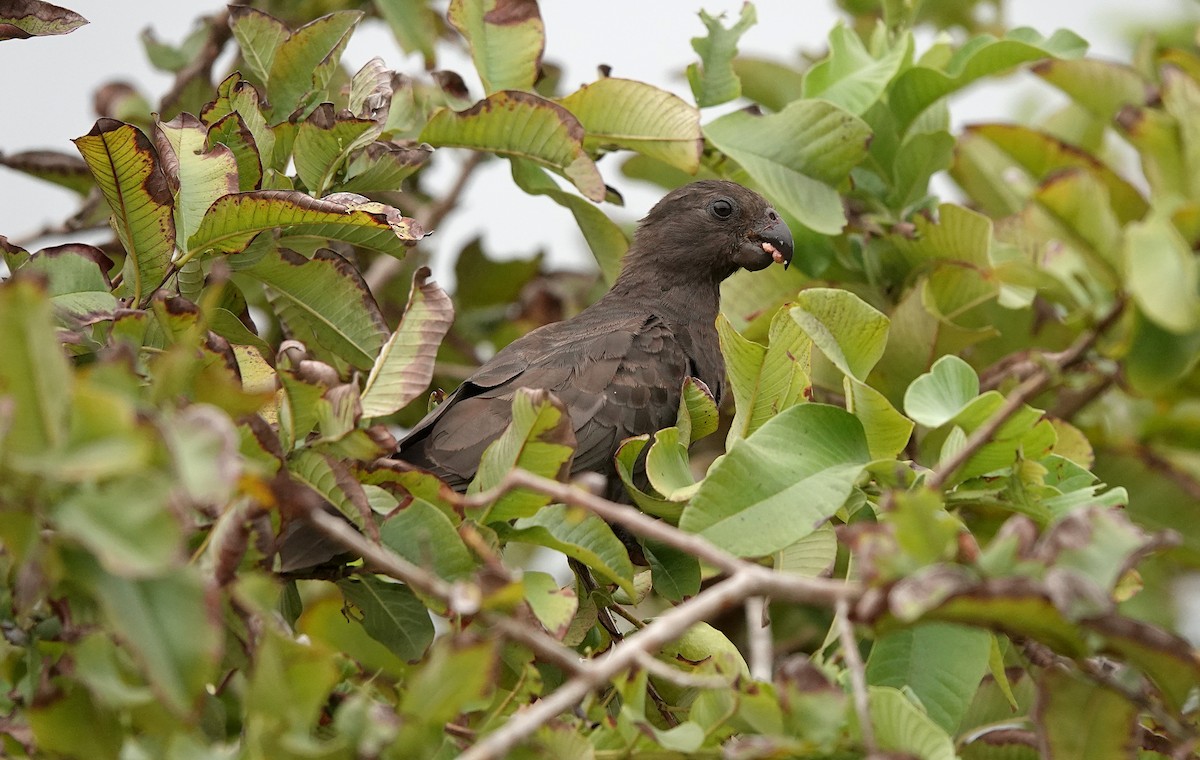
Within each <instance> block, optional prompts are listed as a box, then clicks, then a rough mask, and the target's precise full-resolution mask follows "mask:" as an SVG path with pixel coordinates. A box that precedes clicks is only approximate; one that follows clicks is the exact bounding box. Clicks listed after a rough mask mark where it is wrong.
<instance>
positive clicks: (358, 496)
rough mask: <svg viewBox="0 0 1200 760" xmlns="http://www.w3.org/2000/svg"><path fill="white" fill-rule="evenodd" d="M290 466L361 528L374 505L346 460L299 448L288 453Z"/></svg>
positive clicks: (289, 469)
mask: <svg viewBox="0 0 1200 760" xmlns="http://www.w3.org/2000/svg"><path fill="white" fill-rule="evenodd" d="M287 467H288V472H289V473H290V474H291V476H292V477H293V478H295V479H296V480H297V481H299V482H300V483H303V484H304V485H306V486H308V487H309V488H311V489H312V490H314V491H316V492H317V493H318V494H320V495H321V497H322V498H324V499H325V500H326V501H328V502H329V503H330V504H332V505H333V506H334V507H336V508H337V510H338V511H339V512H341V513H342V516H343V517H345V518H346V519H348V520H349V521H350V522H351V523H353V524H354V525H355V526H357V527H358V528H359V529H360V530H361V529H362V527H363V520H364V516H365V515H367V514H368V513H369V512H370V510H371V505H370V504H369V503H368V502H367V495H366V493H364V492H363V489H362V484H360V483H359V482H358V481H357V480H355V479H354V476H353V475H351V474H350V472H349V470H348V469H347V468H346V465H345V464H344V463H342V462H339V461H337V460H335V459H333V458H332V457H328V456H325V455H322V454H320V453H318V452H317V451H314V450H313V449H298V450H297V451H293V452H292V453H291V454H290V455H289V456H288V459H287Z"/></svg>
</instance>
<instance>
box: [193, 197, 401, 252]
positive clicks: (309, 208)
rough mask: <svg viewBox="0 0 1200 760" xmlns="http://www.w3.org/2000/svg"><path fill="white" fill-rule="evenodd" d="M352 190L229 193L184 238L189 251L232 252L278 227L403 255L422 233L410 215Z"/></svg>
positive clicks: (297, 234) (294, 234)
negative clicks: (315, 193)
mask: <svg viewBox="0 0 1200 760" xmlns="http://www.w3.org/2000/svg"><path fill="white" fill-rule="evenodd" d="M361 197H362V196H354V194H353V193H335V194H334V195H331V196H329V197H328V198H326V199H318V198H313V197H312V196H310V195H306V194H305V193H300V192H294V191H290V190H257V191H254V192H250V193H235V194H232V195H226V196H225V197H223V198H220V199H218V200H217V202H216V203H214V204H213V205H212V207H211V208H210V209H209V210H208V213H207V214H205V216H204V221H203V222H201V223H200V229H198V230H197V231H196V234H195V235H193V236H192V239H191V240H190V241H188V251H190V252H192V253H193V254H197V253H200V254H203V253H208V252H212V253H237V252H239V251H244V250H245V249H246V247H247V246H248V245H249V244H250V241H251V240H253V239H254V237H255V236H256V235H257V234H258V233H260V232H262V231H264V230H270V229H275V228H277V227H278V228H282V229H283V230H284V232H285V233H286V235H287V236H289V237H300V238H316V239H317V240H341V241H343V242H346V243H351V244H352V245H357V246H360V247H363V248H369V249H371V250H373V251H379V252H381V253H388V254H391V255H392V256H395V257H396V258H401V259H402V258H404V257H405V256H406V255H407V253H408V245H409V244H411V243H412V242H415V241H417V240H420V239H421V238H422V237H424V235H425V231H424V230H422V229H421V227H420V225H418V224H417V223H416V222H415V221H414V220H412V219H409V218H408V217H405V216H401V215H400V212H399V211H397V210H396V209H394V208H392V207H391V206H384V205H383V204H379V203H370V202H363V201H360V200H358V198H361Z"/></svg>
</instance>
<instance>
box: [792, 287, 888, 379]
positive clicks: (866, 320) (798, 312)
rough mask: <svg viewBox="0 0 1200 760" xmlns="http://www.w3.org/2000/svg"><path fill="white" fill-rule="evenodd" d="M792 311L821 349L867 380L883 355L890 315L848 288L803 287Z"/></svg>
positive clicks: (847, 370)
mask: <svg viewBox="0 0 1200 760" xmlns="http://www.w3.org/2000/svg"><path fill="white" fill-rule="evenodd" d="M789 313H790V314H791V316H792V319H794V320H795V321H796V324H798V325H799V326H800V329H801V330H803V331H804V332H805V333H806V334H807V335H808V337H809V338H810V339H811V340H812V342H813V344H814V345H815V346H816V347H817V348H819V349H820V350H821V353H823V354H825V356H826V357H827V358H828V359H829V361H830V362H832V363H833V365H834V366H835V367H837V368H838V369H840V370H841V371H842V372H843V374H846V375H849V376H851V377H853V378H855V379H856V380H866V377H867V375H868V374H869V373H870V372H871V369H872V368H873V367H874V366H875V363H876V362H878V361H879V357H881V356H883V349H884V347H885V346H886V345H887V335H888V325H889V320H888V318H887V317H886V316H884V315H883V314H881V313H879V312H878V311H876V310H875V309H874V308H872V307H871V306H870V305H869V304H868V303H867V302H866V301H863V300H862V299H861V298H859V297H858V296H856V295H854V294H853V293H851V292H849V291H846V290H837V289H834V288H809V289H807V290H802V291H800V294H799V295H798V296H796V305H795V306H793V307H792V308H791V310H790V311H789Z"/></svg>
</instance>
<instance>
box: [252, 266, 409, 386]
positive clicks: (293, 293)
mask: <svg viewBox="0 0 1200 760" xmlns="http://www.w3.org/2000/svg"><path fill="white" fill-rule="evenodd" d="M239 271H241V272H242V273H244V274H246V275H248V276H250V277H253V278H254V279H256V280H258V281H259V282H261V283H263V284H264V285H266V286H267V287H268V288H269V290H268V294H267V295H268V297H269V298H270V299H271V302H272V304H273V305H274V306H275V309H276V313H277V314H278V316H279V318H280V320H281V321H282V322H283V323H284V325H286V326H287V327H288V329H289V330H290V331H291V332H292V333H293V334H295V335H297V336H303V337H302V339H303V340H304V341H305V342H306V343H307V344H309V347H310V349H312V350H324V351H327V352H329V353H331V354H333V355H335V356H338V357H340V358H342V359H344V360H346V361H347V362H349V363H350V364H351V365H353V366H355V367H357V368H359V369H362V370H366V369H369V368H370V367H372V366H373V365H374V363H375V357H376V356H378V355H379V352H380V349H382V348H383V346H384V341H385V339H386V338H385V336H386V335H387V325H386V324H385V323H384V321H383V317H382V315H381V314H380V313H379V307H378V306H377V305H376V304H375V299H374V298H372V297H371V294H370V293H369V292H368V291H367V286H366V284H365V283H364V282H363V281H362V277H361V276H360V275H359V274H358V271H357V270H356V269H354V267H353V266H351V265H350V263H349V262H348V261H346V260H345V259H343V258H342V257H341V256H338V255H337V254H336V253H334V252H332V251H329V250H327V249H322V250H319V251H317V253H316V255H315V256H313V257H312V258H311V259H306V258H304V257H303V256H301V255H300V254H298V253H295V252H293V251H289V250H288V249H286V248H274V249H273V250H271V251H269V252H268V253H267V254H266V255H265V256H263V257H262V258H261V259H260V260H259V261H258V262H257V263H255V264H253V265H252V266H249V267H246V268H245V269H241V270H239Z"/></svg>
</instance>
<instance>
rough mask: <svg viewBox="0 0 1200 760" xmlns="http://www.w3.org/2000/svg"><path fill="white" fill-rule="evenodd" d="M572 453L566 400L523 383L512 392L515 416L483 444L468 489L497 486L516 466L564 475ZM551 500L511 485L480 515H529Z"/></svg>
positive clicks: (500, 517) (501, 517)
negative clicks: (527, 386) (497, 435)
mask: <svg viewBox="0 0 1200 760" xmlns="http://www.w3.org/2000/svg"><path fill="white" fill-rule="evenodd" d="M574 453H575V431H574V430H573V429H572V427H571V418H570V417H569V416H568V415H567V413H566V410H565V409H564V407H563V405H562V403H561V402H559V400H558V399H556V398H555V397H554V396H553V395H551V394H550V392H549V391H545V390H541V389H536V390H535V389H529V388H519V389H517V392H516V393H515V394H514V395H513V402H512V422H510V423H509V424H508V427H507V428H505V429H504V433H502V434H501V436H500V437H499V438H497V439H496V440H495V441H493V442H492V443H491V444H489V445H488V447H487V448H486V449H485V450H484V452H483V458H482V459H481V460H480V461H479V471H478V472H477V473H476V474H475V478H474V480H472V481H471V485H470V486H469V487H468V488H467V493H469V494H475V493H482V492H483V491H486V490H488V489H489V488H494V487H495V486H497V485H499V484H500V481H501V480H503V479H504V476H505V475H506V474H507V473H508V471H509V470H511V469H513V468H515V467H520V468H521V469H524V470H529V471H530V472H533V473H536V474H538V475H541V476H543V477H547V478H557V479H559V480H562V479H565V478H566V476H567V473H569V472H570V470H571V457H572V456H573V455H574ZM549 501H550V497H548V496H545V495H543V494H539V493H536V492H533V491H524V490H517V491H510V492H509V493H507V494H505V495H504V496H501V497H500V498H499V499H498V500H497V501H496V503H494V504H492V505H491V506H490V507H488V508H485V509H484V510H482V512H481V513H480V514H481V516H480V518H479V521H480V522H484V523H485V522H496V521H504V520H511V519H512V518H514V517H528V516H530V515H532V514H534V513H535V512H537V511H538V508H539V507H541V506H542V505H543V504H547V503H548V502H549ZM543 511H544V510H543Z"/></svg>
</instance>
